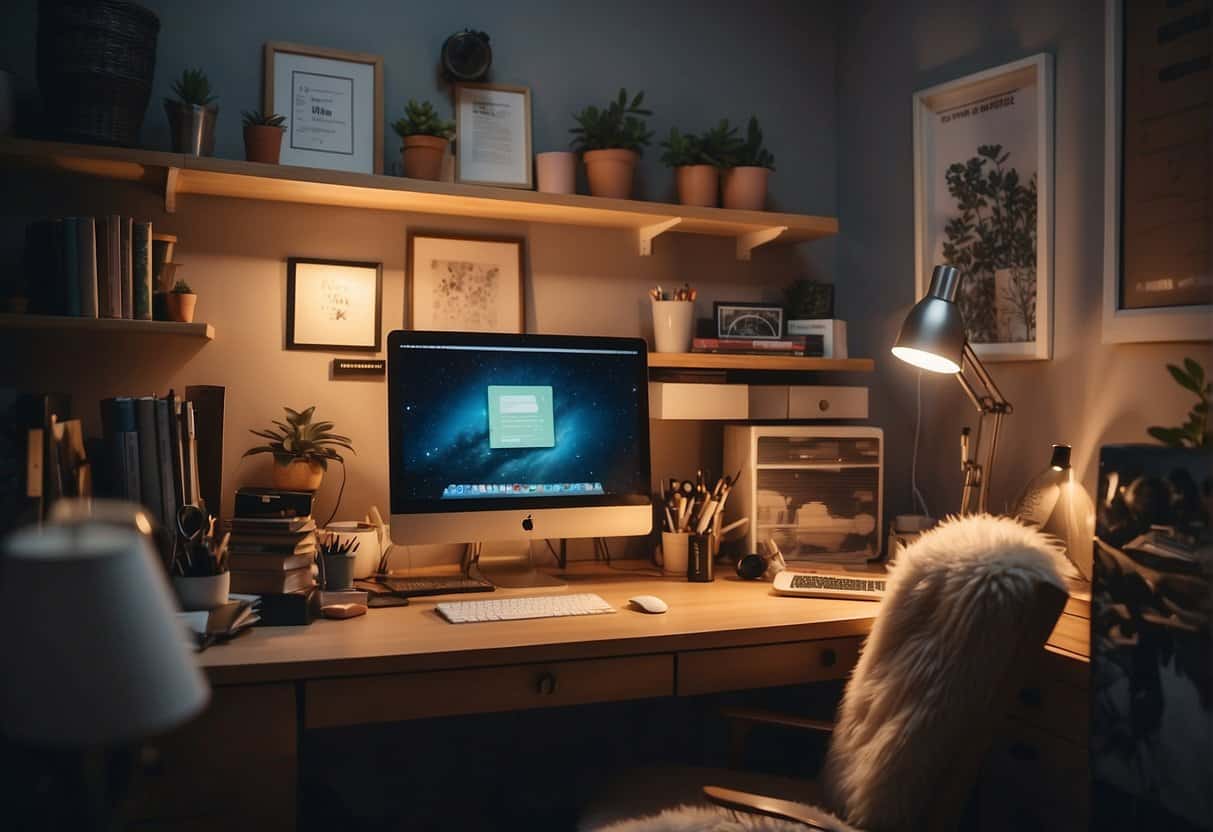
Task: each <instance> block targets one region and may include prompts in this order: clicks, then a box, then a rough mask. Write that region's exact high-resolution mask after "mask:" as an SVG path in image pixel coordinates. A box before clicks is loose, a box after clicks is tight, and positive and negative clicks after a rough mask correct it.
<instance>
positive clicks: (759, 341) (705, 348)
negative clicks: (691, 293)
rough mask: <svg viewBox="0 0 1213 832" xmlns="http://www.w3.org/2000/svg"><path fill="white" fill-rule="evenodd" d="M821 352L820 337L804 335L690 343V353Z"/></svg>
mask: <svg viewBox="0 0 1213 832" xmlns="http://www.w3.org/2000/svg"><path fill="white" fill-rule="evenodd" d="M822 351H823V350H822V342H821V337H820V336H818V337H816V338H814V337H813V336H805V335H798V336H790V337H786V338H695V339H693V340H692V341H691V352H711V353H728V354H734V355H805V356H813V357H821V355H822Z"/></svg>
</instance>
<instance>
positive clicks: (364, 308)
mask: <svg viewBox="0 0 1213 832" xmlns="http://www.w3.org/2000/svg"><path fill="white" fill-rule="evenodd" d="M382 299H383V264H382V263H358V262H350V261H346V260H312V259H307V258H303V257H292V258H290V259H288V260H287V261H286V348H287V349H288V350H358V351H363V352H378V351H379V348H380V346H381V344H382Z"/></svg>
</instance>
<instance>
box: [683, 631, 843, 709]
mask: <svg viewBox="0 0 1213 832" xmlns="http://www.w3.org/2000/svg"><path fill="white" fill-rule="evenodd" d="M862 642H863V639H861V638H859V637H858V636H856V637H854V638H834V639H825V640H821V641H794V642H788V643H786V644H767V645H763V646H761V647H726V648H722V649H719V650H695V651H692V652H686V653H679V654H678V695H679V696H696V695H698V694H701V693H716V692H719V691H726V690H743V689H749V688H770V687H777V686H779V685H800V684H805V683H807V682H821V681H824V680H827V679H843V678H845V677H846V676H847V675H848V674H849V673H850V672H851V668H853V667H854V666H855V662H856V661H858V660H859V646H860V644H862Z"/></svg>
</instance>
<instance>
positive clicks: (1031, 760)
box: [978, 719, 1089, 832]
mask: <svg viewBox="0 0 1213 832" xmlns="http://www.w3.org/2000/svg"><path fill="white" fill-rule="evenodd" d="M1087 771H1088V768H1087V748H1086V745H1085V744H1083V745H1080V744H1078V743H1073V742H1069V741H1067V740H1064V739H1060V738H1058V737H1055V736H1053V735H1051V734H1049V733H1047V732H1045V731H1041V730H1039V729H1037V728H1034V727H1032V726H1030V725H1024V724H1022V723H1020V722H1017V721H1016V720H1013V719H1008V720H1006V721H1005V723H1004V727H1003V731H1002V732H1001V734H1000V736H999V737H998V739H996V740H995V742H994V747H993V748H991V750H990V754H989V757H988V758H987V760H986V765H985V767H984V769H983V772H982V779H981V787H980V797H979V801H978V806H979V811H980V814H981V824H980V828H981V830H982V832H995V831H997V832H1001V830H1007V832H1010V830H1023V829H1038V830H1049V831H1050V832H1052V831H1053V830H1056V832H1063V830H1064V832H1071V831H1072V832H1080V830H1085V829H1086V828H1087V820H1088V816H1089V801H1088V777H1087Z"/></svg>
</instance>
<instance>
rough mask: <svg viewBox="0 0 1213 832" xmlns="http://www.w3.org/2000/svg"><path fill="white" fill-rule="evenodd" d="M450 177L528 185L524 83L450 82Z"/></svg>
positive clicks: (530, 180)
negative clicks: (452, 137) (452, 91)
mask: <svg viewBox="0 0 1213 832" xmlns="http://www.w3.org/2000/svg"><path fill="white" fill-rule="evenodd" d="M455 181H456V182H459V183H462V184H464V185H493V186H496V187H499V188H525V189H526V190H531V189H532V188H534V171H533V168H532V164H531V90H530V87H516V86H508V85H504V84H457V85H456V86H455Z"/></svg>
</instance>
